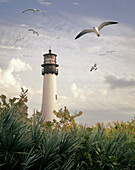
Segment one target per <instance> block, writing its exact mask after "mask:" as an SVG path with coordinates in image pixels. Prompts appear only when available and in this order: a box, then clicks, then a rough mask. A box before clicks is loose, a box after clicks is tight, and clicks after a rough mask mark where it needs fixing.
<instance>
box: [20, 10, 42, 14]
mask: <svg viewBox="0 0 135 170" xmlns="http://www.w3.org/2000/svg"><path fill="white" fill-rule="evenodd" d="M27 11H33V12H34V13H36V12H41V13H42V11H41V10H40V9H26V10H24V11H22V13H24V12H27Z"/></svg>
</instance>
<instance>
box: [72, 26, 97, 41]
mask: <svg viewBox="0 0 135 170" xmlns="http://www.w3.org/2000/svg"><path fill="white" fill-rule="evenodd" d="M90 32H94V30H93V29H85V30H83V31H81V32H80V33H79V34H78V35H77V36H76V37H75V40H76V39H77V38H79V37H81V36H82V35H84V34H87V33H90Z"/></svg>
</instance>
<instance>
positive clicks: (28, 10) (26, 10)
mask: <svg viewBox="0 0 135 170" xmlns="http://www.w3.org/2000/svg"><path fill="white" fill-rule="evenodd" d="M26 11H34V9H26V10H24V11H22V13H24V12H26Z"/></svg>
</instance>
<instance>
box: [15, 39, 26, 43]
mask: <svg viewBox="0 0 135 170" xmlns="http://www.w3.org/2000/svg"><path fill="white" fill-rule="evenodd" d="M23 39H24V38H17V40H16V41H15V43H17V42H18V41H21V40H23Z"/></svg>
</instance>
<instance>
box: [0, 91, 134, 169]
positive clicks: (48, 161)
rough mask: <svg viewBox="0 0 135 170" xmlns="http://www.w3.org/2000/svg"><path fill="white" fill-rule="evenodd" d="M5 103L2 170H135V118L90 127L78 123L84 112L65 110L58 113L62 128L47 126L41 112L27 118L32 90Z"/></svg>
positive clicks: (0, 111)
mask: <svg viewBox="0 0 135 170" xmlns="http://www.w3.org/2000/svg"><path fill="white" fill-rule="evenodd" d="M0 98H1V105H0V169H2V170H9V169H20V170H21V169H22V170H25V169H32V170H37V169H39V170H42V169H44V170H52V169H55V170H74V169H76V170H80V169H81V170H90V169H92V170H98V169H99V170H102V169H105V170H106V169H109V170H110V169H112V170H115V169H116V170H117V169H118V170H123V169H130V170H133V169H135V118H134V119H132V120H131V121H128V122H113V123H112V124H111V123H109V124H108V125H107V126H106V127H105V126H104V125H103V124H101V123H97V124H96V125H95V126H92V127H85V126H80V125H77V123H76V122H75V118H76V117H77V116H80V115H81V114H82V112H79V113H75V114H72V115H71V114H70V112H69V110H68V109H67V108H66V107H64V109H60V110H59V111H58V112H56V111H54V114H55V115H56V116H57V117H58V118H59V122H57V121H55V120H54V121H53V122H46V123H43V122H42V121H41V120H40V112H38V111H36V113H34V114H33V116H32V117H31V118H28V117H27V114H28V108H27V107H26V106H27V105H26V103H27V101H28V99H27V90H26V91H24V90H23V89H22V92H21V95H20V97H19V98H12V99H9V101H8V102H7V98H6V96H5V95H1V96H0Z"/></svg>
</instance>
